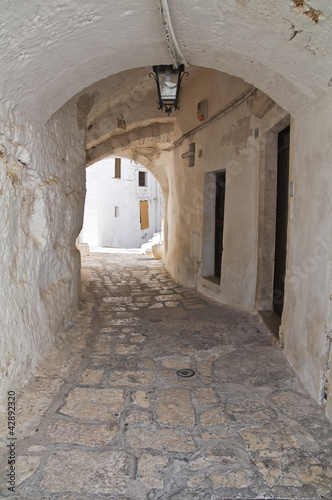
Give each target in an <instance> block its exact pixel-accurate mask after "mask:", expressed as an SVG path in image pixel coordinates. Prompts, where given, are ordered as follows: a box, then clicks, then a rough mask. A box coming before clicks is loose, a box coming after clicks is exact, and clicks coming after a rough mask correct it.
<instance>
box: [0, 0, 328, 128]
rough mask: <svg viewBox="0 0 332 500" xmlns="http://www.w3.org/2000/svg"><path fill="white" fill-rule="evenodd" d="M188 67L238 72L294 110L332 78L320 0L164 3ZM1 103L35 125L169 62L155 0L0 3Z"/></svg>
mask: <svg viewBox="0 0 332 500" xmlns="http://www.w3.org/2000/svg"><path fill="white" fill-rule="evenodd" d="M168 5H169V12H170V17H171V20H172V25H173V29H174V33H175V36H176V39H177V41H178V45H179V48H180V49H181V52H182V54H183V56H184V57H185V59H186V61H187V62H188V63H190V64H191V65H196V66H201V67H208V68H213V69H217V70H220V71H223V72H226V73H229V74H232V75H235V76H239V77H241V78H243V79H244V80H245V81H247V82H249V83H251V84H253V85H255V86H256V87H258V88H260V89H261V90H263V91H264V92H265V93H267V94H268V95H270V96H271V97H272V98H273V99H274V100H275V101H276V102H278V103H279V104H280V105H281V106H283V107H284V108H286V109H287V110H288V111H289V112H291V113H293V114H296V112H297V111H299V110H300V109H302V108H303V107H304V106H305V105H306V103H307V102H308V101H311V100H312V99H314V98H316V97H319V96H320V95H321V94H323V93H324V92H325V91H326V90H327V89H328V87H329V86H331V81H332V69H331V68H332V37H331V33H332V3H331V2H329V1H327V0H307V1H306V2H305V1H304V0H210V1H209V2H202V1H201V0H168ZM0 12H1V16H0V26H1V29H0V67H1V72H0V92H1V100H3V101H4V102H6V103H9V104H10V105H11V106H12V108H13V109H15V110H17V111H18V112H20V113H21V114H23V115H24V116H25V117H26V118H27V119H29V120H30V121H31V122H36V123H43V122H45V121H47V119H48V118H49V117H50V116H51V115H52V114H53V113H54V112H55V111H56V110H57V109H59V108H60V107H61V106H62V105H63V104H64V103H65V102H66V101H67V100H69V99H70V98H71V97H73V96H74V95H76V94H77V93H78V92H80V91H81V90H82V89H84V88H85V87H88V86H90V85H92V84H93V83H94V82H97V81H99V80H101V79H103V78H106V77H108V76H110V75H114V74H117V73H119V72H122V71H125V70H128V69H133V68H139V67H143V66H152V65H153V64H161V63H170V62H171V60H170V55H169V51H168V48H167V43H166V39H165V36H164V31H163V26H162V22H161V17H160V3H159V1H158V0H122V1H121V2H120V1H116V0H98V2H92V1H91V0H90V1H88V0H70V1H69V0H47V2H45V1H44V0H18V1H13V0H0Z"/></svg>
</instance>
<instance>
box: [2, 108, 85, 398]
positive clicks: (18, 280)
mask: <svg viewBox="0 0 332 500" xmlns="http://www.w3.org/2000/svg"><path fill="white" fill-rule="evenodd" d="M0 122H1V126H0V130H1V132H0V213H1V217H0V234H1V240H0V276H1V285H0V353H1V358H0V399H1V401H2V400H3V398H4V395H5V394H6V392H7V391H8V390H16V389H17V388H18V387H20V386H21V385H22V384H23V383H24V381H25V379H26V377H27V376H29V375H31V372H32V370H33V368H34V366H35V365H36V363H37V362H38V360H39V359H40V358H41V356H42V355H43V354H44V353H45V352H46V351H47V350H48V348H49V347H50V346H51V345H52V343H53V342H54V339H55V336H56V333H57V332H58V331H59V330H60V329H61V328H63V327H65V326H66V325H67V324H68V323H69V322H70V321H72V319H73V318H74V317H75V310H76V307H77V303H78V296H79V291H80V280H79V272H80V257H79V252H78V251H77V250H76V248H75V239H76V237H77V235H78V233H79V231H80V227H81V223H82V215H83V203H84V182H85V179H84V177H85V169H84V149H83V140H84V134H83V131H82V130H81V129H80V128H79V126H78V123H77V108H76V103H75V102H73V101H72V102H70V103H68V104H66V105H65V106H64V107H63V108H62V109H61V110H60V111H58V112H57V113H56V114H55V115H54V116H53V117H52V118H51V119H50V120H49V121H48V123H46V125H44V126H42V127H37V126H33V125H31V124H30V123H28V122H26V121H24V120H23V119H21V118H19V117H17V116H16V115H14V114H13V113H12V112H11V111H10V110H9V109H8V108H7V107H6V106H5V105H4V104H1V106H0Z"/></svg>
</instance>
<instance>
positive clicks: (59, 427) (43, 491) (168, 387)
mask: <svg viewBox="0 0 332 500" xmlns="http://www.w3.org/2000/svg"><path fill="white" fill-rule="evenodd" d="M83 278H84V284H85V286H84V291H83V295H82V309H81V311H80V313H79V314H78V316H77V319H76V323H75V325H74V326H73V327H72V329H71V330H70V331H69V332H68V334H67V335H64V336H63V337H62V338H61V339H60V341H59V342H58V343H57V345H56V346H55V347H54V351H53V353H54V358H50V359H49V360H48V362H47V363H45V364H43V365H41V366H40V367H39V373H38V376H37V377H35V378H32V379H31V380H30V382H29V384H28V385H27V386H26V388H25V389H24V391H23V392H22V393H20V394H18V402H19V408H20V413H19V415H18V420H17V422H18V424H17V438H18V440H17V448H16V449H17V454H18V469H17V482H16V484H17V486H16V492H15V493H12V492H10V491H8V490H7V488H6V485H5V471H6V469H5V468H4V469H3V471H1V498H4V499H5V498H12V499H14V500H22V499H24V500H46V499H47V500H101V499H103V498H110V499H114V500H142V499H147V500H150V499H151V500H155V499H156V500H157V499H160V500H164V499H165V500H166V499H173V500H187V499H188V500H217V499H218V500H219V499H222V498H232V499H235V498H242V499H253V498H279V499H281V498H283V499H286V498H287V500H293V499H294V500H295V499H298V500H299V499H301V500H302V499H304V498H305V499H306V500H307V499H308V500H309V499H310V500H318V499H320V500H330V498H331V480H332V474H331V470H332V434H331V426H330V425H329V423H328V422H327V421H326V420H325V419H324V415H323V412H322V409H321V408H320V407H318V406H317V405H316V403H315V402H314V401H313V400H312V399H310V398H309V397H308V395H307V394H306V393H304V391H303V388H302V386H301V384H300V382H299V380H298V379H297V378H296V376H295V375H294V372H293V371H292V369H291V368H290V366H289V365H288V363H287V361H286V359H285V358H284V357H283V356H282V352H281V350H280V348H279V347H278V346H276V345H273V343H272V339H271V337H270V336H269V335H268V334H267V333H266V331H265V329H263V327H262V326H261V324H260V323H259V321H258V320H257V319H256V318H255V317H254V316H251V315H249V314H246V313H241V312H239V310H238V309H237V310H235V309H232V308H230V307H226V306H223V307H221V306H220V305H218V304H216V303H215V302H210V301H208V300H206V299H204V300H203V299H202V298H201V297H200V296H199V295H198V294H197V295H196V294H193V296H194V298H195V300H197V301H203V302H204V305H205V309H206V310H207V314H206V315H204V316H203V315H202V313H201V310H200V309H197V311H196V312H195V310H188V309H187V306H186V303H185V302H184V300H186V299H182V300H179V301H178V302H179V304H178V305H177V306H176V307H175V308H172V309H166V308H165V309H150V306H149V303H146V305H145V306H144V307H142V308H140V310H139V312H138V313H137V312H135V314H137V315H138V317H139V321H140V323H141V326H140V327H137V326H135V327H134V326H127V325H126V326H123V325H118V326H117V327H114V326H112V327H111V328H110V327H108V326H104V325H105V324H107V321H108V319H109V317H110V316H111V315H112V314H113V312H115V311H113V309H112V308H113V307H117V306H116V305H115V306H109V308H107V310H106V309H104V308H103V307H102V305H103V302H102V300H101V299H104V298H108V297H116V294H118V295H119V296H125V295H126V296H128V297H130V298H132V299H133V300H134V298H133V297H132V296H131V291H132V290H134V291H137V289H139V290H140V292H141V294H142V295H144V294H146V293H147V290H148V289H151V284H152V283H153V284H154V287H155V288H157V287H159V289H160V290H162V289H163V288H165V289H167V294H163V295H171V294H172V293H173V292H174V294H175V293H176V292H177V291H181V294H183V295H184V294H185V293H187V292H186V291H185V289H184V290H183V289H182V290H179V286H178V285H177V284H176V283H175V282H173V281H172V280H171V279H170V277H169V276H168V274H167V273H166V272H165V270H164V268H163V266H162V264H161V262H160V261H155V260H146V259H145V260H140V258H139V257H137V256H136V257H133V256H130V255H122V254H114V255H112V256H103V255H100V254H98V256H96V255H93V254H92V255H90V256H87V257H85V258H84V269H83ZM113 286H114V287H116V289H115V290H112V289H111V287H113ZM166 287H167V288H166ZM156 293H158V294H159V290H156ZM153 300H155V298H154V293H152V294H151V301H153ZM92 303H93V305H94V307H91V304H92ZM108 303H109V304H111V302H108ZM114 304H116V301H115V302H114ZM130 304H131V301H128V302H127V305H124V308H125V309H126V310H128V308H129V307H131V305H130ZM122 312H126V311H122ZM240 326H241V328H239V327H240ZM225 332H229V334H228V333H227V334H225ZM132 334H135V335H144V337H145V338H146V340H145V342H144V343H143V344H142V343H139V344H140V348H139V350H138V351H137V352H134V353H128V354H123V353H121V354H120V353H117V352H116V349H115V347H116V346H117V345H128V346H130V345H132V344H130V338H131V337H132ZM221 334H222V335H221ZM103 345H105V346H107V347H109V349H99V346H103ZM96 352H98V354H96ZM100 352H103V353H104V354H100ZM235 353H238V355H239V360H240V361H241V363H240V362H237V361H236V357H235V356H234V354H235ZM266 353H268V360H269V363H270V366H268V365H266V366H265V364H264V363H261V362H260V361H259V360H260V358H261V357H263V356H264V355H265V354H266ZM77 358H78V359H79V360H80V361H79V363H77ZM71 359H74V361H73V362H71ZM56 365H58V367H59V370H60V371H61V377H60V376H59V375H57V373H56ZM239 366H240V367H241V369H240V370H239ZM181 368H191V369H193V370H194V371H195V375H194V376H193V377H191V378H189V379H185V378H181V377H179V376H178V375H177V374H176V370H177V369H181ZM207 373H208V374H209V375H208V376H207V375H206V374H207ZM271 374H274V376H272V375H271ZM292 403H294V404H292ZM1 422H2V423H3V429H2V431H3V432H2V441H3V445H2V447H1V448H0V463H2V464H6V462H7V453H8V452H7V448H6V444H7V436H6V432H4V430H5V425H6V419H5V418H4V419H2V420H1Z"/></svg>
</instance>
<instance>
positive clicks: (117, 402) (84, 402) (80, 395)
mask: <svg viewBox="0 0 332 500" xmlns="http://www.w3.org/2000/svg"><path fill="white" fill-rule="evenodd" d="M123 407H124V394H123V390H121V389H83V388H79V387H77V388H75V389H73V390H72V391H71V392H70V393H69V394H68V396H67V398H66V400H65V405H64V406H63V407H62V408H61V410H60V413H62V414H64V415H68V416H70V417H75V418H79V419H82V420H109V421H111V422H117V419H116V418H115V417H114V415H115V414H116V413H118V412H120V411H121V410H123Z"/></svg>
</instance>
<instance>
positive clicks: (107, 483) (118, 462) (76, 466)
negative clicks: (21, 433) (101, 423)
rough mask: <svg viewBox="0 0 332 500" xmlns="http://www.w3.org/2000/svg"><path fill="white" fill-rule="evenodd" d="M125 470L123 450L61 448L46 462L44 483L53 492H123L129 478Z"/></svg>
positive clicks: (44, 486)
mask: <svg viewBox="0 0 332 500" xmlns="http://www.w3.org/2000/svg"><path fill="white" fill-rule="evenodd" d="M125 471H126V455H125V453H123V452H115V451H107V452H104V453H100V454H98V455H96V454H94V453H91V452H86V451H81V450H73V451H69V452H59V453H57V454H55V455H53V456H52V457H51V458H50V460H49V461H48V463H47V464H46V467H45V471H44V478H43V481H42V483H41V486H42V488H46V489H47V490H49V491H50V492H61V491H72V492H82V493H90V494H98V493H99V494H107V493H110V494H114V493H115V494H117V495H119V494H123V493H124V492H125V491H126V488H127V484H128V480H129V478H128V475H127V474H126V472H125ZM78 472H79V473H78Z"/></svg>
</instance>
